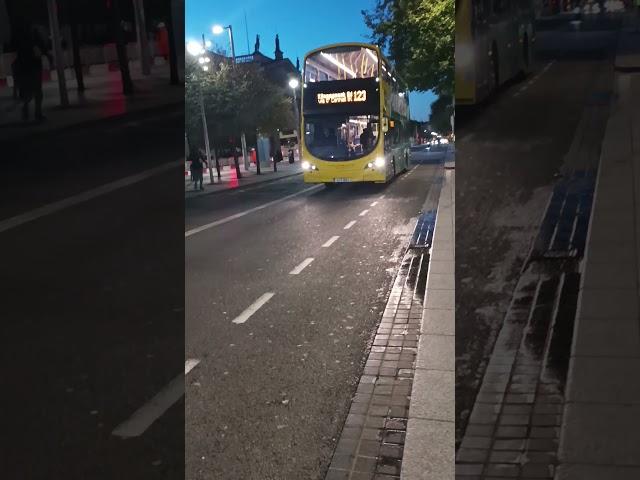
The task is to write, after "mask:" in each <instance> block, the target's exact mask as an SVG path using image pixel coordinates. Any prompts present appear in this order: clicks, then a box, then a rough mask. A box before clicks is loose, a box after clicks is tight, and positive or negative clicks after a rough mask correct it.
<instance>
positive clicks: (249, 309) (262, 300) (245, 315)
mask: <svg viewBox="0 0 640 480" xmlns="http://www.w3.org/2000/svg"><path fill="white" fill-rule="evenodd" d="M274 295H275V293H273V292H267V293H265V294H264V295H262V296H261V297H260V298H258V299H257V300H256V301H255V302H253V303H252V304H251V305H249V307H247V309H246V310H245V311H244V312H242V313H241V314H240V315H238V316H237V317H236V318H234V319H233V320H232V322H233V323H236V324H241V323H244V322H246V321H247V320H249V318H250V317H251V315H253V314H254V313H256V312H257V311H258V310H260V307H262V306H263V305H264V304H265V303H267V302H268V301H269V300H271V297H273V296H274Z"/></svg>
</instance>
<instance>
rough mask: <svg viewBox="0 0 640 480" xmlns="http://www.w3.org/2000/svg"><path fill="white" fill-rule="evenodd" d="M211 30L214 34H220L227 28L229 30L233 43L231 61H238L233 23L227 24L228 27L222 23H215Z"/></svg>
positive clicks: (230, 39) (230, 41) (230, 40)
mask: <svg viewBox="0 0 640 480" xmlns="http://www.w3.org/2000/svg"><path fill="white" fill-rule="evenodd" d="M211 30H212V31H213V34H214V35H220V34H221V33H222V32H224V31H225V30H229V43H230V44H231V61H232V62H233V63H236V49H235V46H234V43H233V28H231V25H227V26H226V27H223V26H221V25H214V26H213V28H212V29H211Z"/></svg>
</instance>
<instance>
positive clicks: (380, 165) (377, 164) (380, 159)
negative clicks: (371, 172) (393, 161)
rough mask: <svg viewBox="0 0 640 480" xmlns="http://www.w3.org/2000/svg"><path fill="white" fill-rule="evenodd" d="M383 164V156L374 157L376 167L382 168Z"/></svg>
mask: <svg viewBox="0 0 640 480" xmlns="http://www.w3.org/2000/svg"><path fill="white" fill-rule="evenodd" d="M384 164H385V161H384V157H378V158H376V161H375V165H376V167H378V168H382V167H384Z"/></svg>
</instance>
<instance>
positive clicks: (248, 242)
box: [185, 165, 442, 480]
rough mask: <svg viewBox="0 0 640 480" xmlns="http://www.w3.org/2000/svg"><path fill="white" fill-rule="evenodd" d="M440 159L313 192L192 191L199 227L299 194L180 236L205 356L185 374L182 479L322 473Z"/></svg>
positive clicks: (192, 348) (190, 315)
mask: <svg viewBox="0 0 640 480" xmlns="http://www.w3.org/2000/svg"><path fill="white" fill-rule="evenodd" d="M441 169H442V166H441V165H437V166H436V165H420V166H418V167H416V168H415V169H413V170H411V171H410V173H408V174H405V175H403V176H401V177H399V178H398V179H396V180H395V181H394V182H392V183H390V184H388V185H342V186H340V187H339V188H336V189H326V188H325V187H324V186H319V187H316V188H314V189H312V190H309V191H305V190H306V189H308V188H309V185H305V184H304V183H303V182H302V179H301V177H292V178H289V179H285V180H282V181H278V182H274V183H271V184H268V185H264V186H260V187H255V188H251V189H246V190H245V191H241V192H237V191H236V192H233V193H228V194H227V193H225V194H216V195H211V196H205V197H200V198H197V199H193V200H191V201H188V202H187V205H186V207H187V209H186V228H185V230H186V231H191V230H192V229H193V228H195V227H198V226H201V225H206V224H212V223H214V222H217V221H223V220H224V219H226V218H228V217H229V216H233V215H238V214H240V213H242V212H245V211H247V210H251V209H254V208H256V207H259V206H260V205H264V204H265V203H267V202H277V201H278V200H279V199H283V198H286V197H288V196H291V197H289V198H286V199H285V200H283V201H281V202H279V203H274V204H272V205H270V206H269V207H268V208H264V209H261V210H256V211H253V212H251V213H248V214H246V215H244V216H238V217H236V218H235V219H233V220H231V221H228V222H226V223H222V224H218V225H215V226H212V227H211V228H208V229H206V230H203V231H200V232H199V233H196V234H193V235H190V236H189V237H187V238H186V239H185V268H186V300H185V302H186V303H185V305H186V326H185V335H186V337H185V342H186V358H187V359H192V360H197V361H199V363H198V364H197V366H195V368H193V370H192V371H191V372H190V373H189V374H188V375H187V377H186V397H185V411H186V419H185V437H186V438H185V441H186V445H185V449H186V478H188V479H190V480H196V479H198V480H200V479H228V480H233V479H244V480H250V479H260V480H268V479H279V480H285V479H292V480H297V479H303V478H304V479H310V480H311V479H322V478H323V475H324V473H325V472H326V469H327V468H328V465H329V462H330V459H331V455H332V452H333V448H334V445H335V442H336V440H337V436H338V435H339V433H340V431H341V429H342V426H343V423H344V420H345V417H346V414H347V411H348V408H349V404H350V401H351V398H352V395H353V394H354V391H355V387H356V384H357V381H358V379H359V376H360V374H361V372H362V369H363V362H364V360H365V353H366V351H367V348H368V345H369V342H370V340H371V338H372V335H374V333H375V328H376V325H377V323H378V321H379V319H380V317H381V315H382V311H383V308H384V305H385V302H386V296H387V294H388V290H389V288H390V284H391V281H392V279H393V276H394V273H395V271H396V269H397V267H398V262H399V260H400V257H401V254H402V253H403V250H404V248H405V247H406V246H407V242H408V238H409V235H410V234H411V231H412V228H413V227H414V226H415V221H416V219H417V216H418V214H419V212H420V210H421V207H422V206H423V204H424V202H425V199H426V198H427V195H428V192H429V190H430V189H432V188H439V187H437V186H436V187H434V185H437V181H438V179H439V178H440V176H441V172H442V170H441ZM301 192H302V193H301ZM295 194H299V195H297V196H292V195H295ZM353 221H356V223H355V224H353V225H352V226H351V227H350V228H349V229H345V227H346V226H347V225H349V224H350V223H351V222H353ZM335 236H339V238H338V239H335V240H334V243H332V245H331V246H330V247H323V245H324V244H325V243H326V242H328V241H330V240H331V239H332V238H333V237H335ZM310 258H312V259H313V261H312V262H311V263H309V264H307V266H305V267H304V268H303V269H301V270H300V268H301V267H299V266H300V265H301V264H302V265H304V263H303V261H305V260H306V259H310ZM296 267H298V271H300V273H299V274H297V275H294V274H291V273H290V272H292V271H294V270H296ZM265 294H273V296H271V297H268V300H267V301H266V303H264V299H265V297H264V295H265ZM259 299H262V300H263V302H261V306H259V308H257V309H256V310H255V313H253V314H252V315H250V316H247V315H244V316H242V314H243V312H245V311H246V309H247V308H248V307H250V306H251V305H252V304H254V302H256V300H259ZM239 317H240V319H239ZM234 320H235V321H236V322H238V321H244V323H234Z"/></svg>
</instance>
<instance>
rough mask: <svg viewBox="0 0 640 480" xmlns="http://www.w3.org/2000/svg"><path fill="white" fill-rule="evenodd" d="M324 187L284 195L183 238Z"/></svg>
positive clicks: (187, 232) (194, 229)
mask: <svg viewBox="0 0 640 480" xmlns="http://www.w3.org/2000/svg"><path fill="white" fill-rule="evenodd" d="M323 186H324V185H314V186H313V187H309V188H305V189H304V190H300V191H299V192H296V193H292V194H291V195H286V196H284V197H282V198H279V199H277V200H273V201H271V202H267V203H263V204H262V205H260V206H258V207H254V208H250V209H249V210H245V211H244V212H239V213H236V214H234V215H231V216H229V217H225V218H221V219H220V220H216V221H215V222H211V223H206V224H204V225H201V226H199V227H196V228H192V229H191V230H187V231H186V232H184V236H185V238H188V237H190V236H191V235H195V234H196V233H200V232H202V231H204V230H208V229H209V228H213V227H217V226H218V225H222V224H223V223H227V222H231V221H232V220H235V219H237V218H240V217H244V216H245V215H249V214H250V213H253V212H257V211H258V210H262V209H263V208H267V207H271V206H272V205H276V204H278V203H281V202H284V201H285V200H289V199H290V198H294V197H297V196H300V195H304V194H305V193H308V192H310V191H312V190H318V189H319V188H322V187H323Z"/></svg>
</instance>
